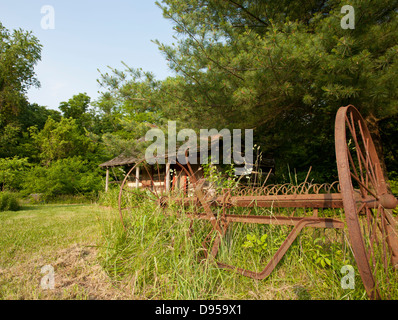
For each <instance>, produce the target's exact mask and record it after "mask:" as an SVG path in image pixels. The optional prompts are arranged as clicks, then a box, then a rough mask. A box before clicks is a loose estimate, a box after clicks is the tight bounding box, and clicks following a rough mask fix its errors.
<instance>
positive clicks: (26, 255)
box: [0, 201, 397, 300]
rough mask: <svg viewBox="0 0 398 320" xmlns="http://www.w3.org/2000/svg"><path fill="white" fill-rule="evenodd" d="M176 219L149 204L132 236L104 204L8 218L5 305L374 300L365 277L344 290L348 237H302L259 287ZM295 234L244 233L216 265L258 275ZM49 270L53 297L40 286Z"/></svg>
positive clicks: (44, 208) (199, 229)
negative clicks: (207, 253)
mask: <svg viewBox="0 0 398 320" xmlns="http://www.w3.org/2000/svg"><path fill="white" fill-rule="evenodd" d="M172 210H173V209H172V208H170V209H169V210H161V209H159V208H157V207H155V206H154V205H153V204H152V202H150V201H141V202H140V205H139V206H138V207H136V208H133V209H131V210H129V211H126V212H125V217H124V218H125V224H126V226H127V228H126V230H124V229H123V228H122V225H121V223H120V220H119V218H118V212H117V210H115V209H107V208H104V207H100V206H99V205H96V204H92V205H87V204H85V205H37V206H29V207H24V209H23V210H22V211H18V212H3V213H0V248H1V253H0V299H261V300H263V299H264V300H267V299H289V300H301V299H325V300H339V299H367V297H366V294H365V291H364V288H363V286H362V283H361V279H360V277H359V275H358V272H357V270H355V271H356V273H355V288H354V289H343V288H342V287H341V279H342V278H343V276H344V274H342V273H341V267H342V266H344V265H353V266H354V267H355V260H354V259H353V257H352V254H351V252H350V247H349V245H348V241H347V239H346V234H345V233H344V232H342V231H336V230H332V229H330V230H324V229H311V228H307V229H304V231H303V232H302V233H301V234H300V236H299V237H298V238H297V239H296V241H295V242H294V243H293V245H292V246H291V248H290V249H289V250H288V252H287V254H286V255H285V256H284V258H283V259H282V261H281V262H280V264H279V265H278V266H277V268H276V269H275V270H274V272H273V273H272V274H271V275H270V276H269V277H268V278H267V279H265V280H261V281H257V280H253V279H250V278H247V277H243V276H241V275H238V274H236V273H234V272H231V271H228V270H221V269H219V268H216V266H215V264H214V263H213V262H212V261H210V260H205V261H201V258H203V247H202V242H203V240H204V239H205V238H206V235H207V234H208V232H209V231H210V229H209V224H208V222H205V221H195V222H194V223H193V224H192V225H191V221H190V220H189V219H187V218H186V217H184V215H181V216H176V215H174V214H173V215H171V216H170V215H169V214H170V213H174V212H175V211H172ZM289 230H290V229H289V227H286V226H264V225H242V224H236V225H234V226H232V227H231V228H230V230H229V231H228V233H227V235H226V241H225V242H223V244H222V246H221V249H220V251H219V254H218V256H217V259H219V260H220V261H222V262H226V263H229V264H233V265H236V266H239V267H242V268H247V269H251V270H256V271H260V270H262V269H263V268H264V267H265V265H266V263H267V262H268V260H269V259H270V257H271V256H272V255H273V254H274V253H275V251H276V250H277V249H278V248H279V246H280V244H281V242H282V241H283V239H284V238H285V237H286V235H287V234H288V232H289ZM210 242H211V239H210ZM45 265H50V266H51V267H53V270H54V285H55V286H54V289H45V288H42V286H41V279H42V278H43V276H45V273H42V272H41V270H42V267H43V266H45ZM392 289H393V290H392V293H393V296H392V297H393V298H394V299H396V298H397V287H393V288H392Z"/></svg>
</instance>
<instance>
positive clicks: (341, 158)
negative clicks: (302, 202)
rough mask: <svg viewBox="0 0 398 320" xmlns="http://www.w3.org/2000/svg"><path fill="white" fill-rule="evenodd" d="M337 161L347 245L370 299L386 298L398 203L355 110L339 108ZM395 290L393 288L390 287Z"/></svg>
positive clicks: (395, 251)
mask: <svg viewBox="0 0 398 320" xmlns="http://www.w3.org/2000/svg"><path fill="white" fill-rule="evenodd" d="M335 143H336V160H337V169H338V175H339V182H340V188H341V193H342V198H343V204H344V210H345V216H346V224H347V228H348V233H349V236H350V242H351V247H352V250H353V253H354V256H355V260H356V263H357V266H358V271H359V273H360V276H361V278H362V282H363V284H364V287H365V290H366V292H367V294H368V297H369V298H370V299H380V298H388V297H389V296H388V295H389V291H390V290H391V287H390V285H391V284H390V282H391V280H394V279H395V280H396V274H395V272H394V269H395V267H396V266H397V264H398V259H397V258H398V237H397V222H396V220H395V218H394V217H393V215H392V211H391V210H390V209H392V208H394V207H395V206H396V205H397V204H398V203H397V200H396V199H395V197H394V196H393V195H392V194H391V193H389V187H388V185H387V182H386V178H385V177H384V174H383V171H382V169H381V165H380V161H379V158H378V155H377V152H376V149H375V146H374V144H373V141H372V138H371V135H370V132H369V130H368V128H367V126H366V124H365V121H364V119H363V118H362V116H361V115H360V113H359V112H358V110H357V109H356V108H355V107H353V106H352V105H349V106H347V107H342V108H340V109H339V111H338V113H337V116H336V124H335ZM395 290H396V289H395Z"/></svg>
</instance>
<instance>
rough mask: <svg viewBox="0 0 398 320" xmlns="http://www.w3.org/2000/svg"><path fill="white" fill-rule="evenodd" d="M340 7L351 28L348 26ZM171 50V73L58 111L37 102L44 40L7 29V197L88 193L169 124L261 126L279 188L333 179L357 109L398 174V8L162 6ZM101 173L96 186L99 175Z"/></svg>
mask: <svg viewBox="0 0 398 320" xmlns="http://www.w3.org/2000/svg"><path fill="white" fill-rule="evenodd" d="M343 5H352V6H353V8H354V9H355V28H354V29H343V28H342V27H341V24H340V22H341V19H342V18H343V16H344V13H342V12H341V7H342V6H343ZM158 6H159V7H160V10H162V11H163V15H164V17H165V18H166V19H168V20H170V21H171V22H172V23H173V24H174V27H173V28H174V31H175V43H172V44H162V43H160V42H159V41H156V40H155V41H154V42H155V43H156V44H157V45H158V47H159V50H160V51H161V52H162V53H163V55H164V57H165V59H166V60H167V61H168V64H169V67H170V69H171V70H172V71H173V72H174V76H171V77H168V78H167V79H164V80H158V79H156V77H155V75H154V74H152V73H150V72H146V71H143V70H142V69H140V68H136V67H134V68H133V67H130V66H127V65H125V70H123V71H121V70H117V69H114V68H110V70H109V71H108V72H103V71H100V75H99V79H98V83H99V84H100V86H101V88H102V93H101V95H100V97H99V98H98V99H97V100H96V101H91V98H90V97H89V96H88V95H87V94H86V93H79V94H77V95H75V96H73V97H71V98H70V99H69V100H68V101H65V102H61V103H60V105H59V106H51V107H53V108H54V107H58V108H59V110H60V111H55V110H52V109H49V108H47V107H43V106H39V105H37V104H34V103H33V104H32V103H29V102H28V101H27V99H26V96H25V94H26V90H27V89H28V88H29V87H30V86H39V82H38V79H36V75H35V73H34V65H35V64H36V63H37V62H38V61H39V60H40V54H41V45H40V44H39V41H38V39H37V38H35V37H34V36H33V35H32V34H31V33H30V32H25V31H23V30H18V31H14V32H9V31H8V30H7V29H6V28H5V27H4V26H3V25H0V35H1V38H0V42H1V59H0V158H2V159H1V162H0V167H1V168H2V172H1V173H0V183H1V185H0V186H1V188H2V189H3V190H7V189H10V190H16V191H23V193H24V194H27V193H42V192H44V193H46V194H47V195H48V196H49V197H52V196H56V195H61V194H65V193H66V194H70V193H71V194H74V193H78V194H86V193H88V194H92V193H97V192H98V190H100V189H101V179H102V177H103V172H102V171H101V170H99V169H98V164H100V163H101V162H103V161H106V160H109V159H110V158H112V157H114V156H118V155H119V154H122V153H123V154H126V155H135V156H141V155H142V154H143V151H144V150H145V147H146V144H145V142H144V141H143V136H144V135H145V133H146V132H147V131H148V130H149V129H151V128H153V127H159V128H165V126H166V125H167V122H168V120H175V121H177V125H178V128H177V129H178V130H179V129H182V128H192V129H194V130H199V129H201V128H208V129H210V128H216V129H218V130H220V129H222V128H228V129H233V128H239V129H245V128H252V129H254V138H255V141H254V143H255V144H257V145H259V146H261V151H262V152H263V153H264V154H266V155H267V156H268V155H269V156H272V157H274V158H275V162H276V165H277V170H276V173H277V179H279V181H278V182H282V180H287V179H288V175H289V174H290V170H292V171H293V170H294V172H295V174H297V175H298V176H299V177H301V176H302V175H304V176H305V174H306V173H307V172H308V169H309V167H310V166H311V167H312V171H311V177H310V179H316V181H317V182H325V181H326V182H331V181H335V180H337V170H336V165H335V154H334V119H335V115H336V111H337V109H338V108H339V107H340V106H342V105H347V104H353V105H354V106H356V107H357V108H358V109H359V110H360V112H361V113H362V114H363V115H364V117H365V118H366V121H367V124H368V126H369V128H370V130H371V133H372V135H373V138H374V141H375V144H376V147H377V149H378V151H379V156H380V158H381V160H382V165H383V167H384V164H385V166H386V169H387V171H388V172H389V173H390V179H395V178H396V172H398V165H397V163H398V161H397V155H396V150H397V145H396V138H395V137H396V135H397V128H398V126H397V125H396V123H397V115H398V96H397V92H398V90H397V89H398V69H397V68H398V59H397V57H398V55H397V51H398V47H397V43H398V26H397V23H398V19H397V8H398V5H397V1H396V0H388V1H380V0H377V1H375V0H365V1H357V0H351V1H348V2H347V1H340V0H327V1H317V0H312V1H307V2H305V3H301V4H299V2H293V1H287V0H282V1H281V0H272V1H260V0H256V1H244V0H234V1H232V0H227V1H218V0H189V1H175V0H164V1H162V2H161V3H158ZM95 175H97V178H94V177H95Z"/></svg>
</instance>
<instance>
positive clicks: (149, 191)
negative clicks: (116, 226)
mask: <svg viewBox="0 0 398 320" xmlns="http://www.w3.org/2000/svg"><path fill="white" fill-rule="evenodd" d="M167 174H169V172H166V168H165V165H161V164H158V163H156V164H154V165H148V164H147V163H146V161H145V160H142V161H140V162H138V163H137V164H136V165H135V166H133V167H132V168H131V169H130V170H129V171H128V173H127V174H126V176H125V177H124V180H123V182H122V184H121V186H120V190H119V200H118V205H119V215H120V220H121V222H122V224H123V227H124V228H125V224H124V219H123V211H124V210H130V209H133V208H138V207H141V206H142V204H143V203H145V200H148V201H150V202H154V203H155V204H156V205H158V206H162V205H163V196H164V194H165V192H166V183H167V182H166V176H167Z"/></svg>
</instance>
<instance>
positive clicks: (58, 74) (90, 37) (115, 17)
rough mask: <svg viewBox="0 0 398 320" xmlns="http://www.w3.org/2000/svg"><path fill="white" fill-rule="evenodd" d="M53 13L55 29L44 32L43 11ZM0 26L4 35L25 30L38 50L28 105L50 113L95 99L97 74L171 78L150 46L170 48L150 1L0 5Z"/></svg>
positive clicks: (166, 25) (3, 0)
mask: <svg viewBox="0 0 398 320" xmlns="http://www.w3.org/2000/svg"><path fill="white" fill-rule="evenodd" d="M45 5H49V6H52V7H53V8H54V13H55V15H54V22H55V24H54V29H47V30H45V29H43V28H42V20H43V19H44V18H45V17H46V13H41V9H42V7H43V6H45ZM0 21H1V23H2V24H3V25H4V26H5V27H6V28H7V29H9V30H12V29H18V28H22V29H24V30H30V31H32V32H33V34H34V35H35V36H36V37H37V38H38V39H39V40H40V43H41V44H42V45H43V50H42V59H41V61H40V62H39V63H38V65H37V66H36V68H35V71H36V74H37V77H38V79H39V81H40V82H41V88H40V89H36V88H31V89H30V90H29V92H28V99H29V101H30V102H32V103H33V102H36V103H38V104H40V105H43V106H47V107H49V108H51V109H57V108H58V106H59V103H60V102H62V101H67V100H68V99H70V98H71V97H72V96H73V95H75V94H78V93H80V92H86V93H87V94H88V95H89V96H90V97H91V98H92V100H95V99H96V98H97V97H98V91H99V90H100V88H99V85H98V83H97V79H98V78H99V72H98V70H97V69H100V70H101V71H102V72H105V71H108V68H107V66H110V67H114V68H123V65H122V64H121V61H124V62H125V63H126V64H127V65H128V66H130V67H134V68H142V69H143V70H145V71H151V72H153V73H154V74H155V75H156V78H158V79H164V78H166V77H167V76H170V75H172V73H171V71H170V70H169V69H168V66H167V63H166V60H165V59H164V57H163V56H162V55H161V53H160V51H159V50H158V48H157V46H156V45H155V44H154V43H153V42H151V40H155V39H157V40H159V41H160V42H163V43H168V44H171V43H172V42H173V38H172V36H173V34H174V31H173V30H172V24H171V22H170V21H169V20H166V19H164V18H163V16H162V11H161V9H160V8H159V7H157V6H156V5H155V1H152V0H145V1H144V0H113V1H111V0H106V1H105V0H80V1H76V0H68V1H66V0H46V1H41V0H0Z"/></svg>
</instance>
